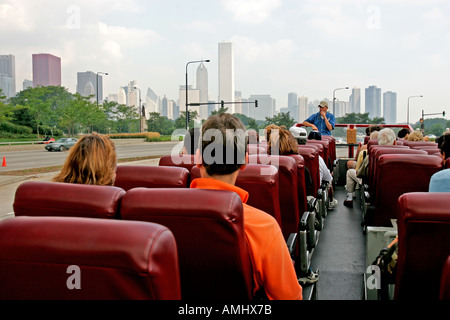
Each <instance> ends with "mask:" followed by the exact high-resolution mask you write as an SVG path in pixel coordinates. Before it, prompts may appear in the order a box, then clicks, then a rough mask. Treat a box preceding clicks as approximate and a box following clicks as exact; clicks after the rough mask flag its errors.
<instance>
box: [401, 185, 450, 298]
mask: <svg viewBox="0 0 450 320" xmlns="http://www.w3.org/2000/svg"><path fill="white" fill-rule="evenodd" d="M448 197H449V196H448V193H430V192H412V193H406V194H403V195H402V196H400V198H399V199H398V220H397V225H398V262H397V274H396V284H395V293H394V298H395V299H399V300H408V301H411V300H421V301H425V300H437V299H439V293H440V284H441V274H442V267H443V266H444V263H445V261H446V260H447V257H448V256H449V255H450V207H449V205H448Z"/></svg>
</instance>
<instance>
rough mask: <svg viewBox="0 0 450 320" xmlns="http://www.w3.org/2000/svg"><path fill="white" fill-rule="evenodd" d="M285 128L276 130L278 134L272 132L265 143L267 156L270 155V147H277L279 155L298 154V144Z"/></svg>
mask: <svg viewBox="0 0 450 320" xmlns="http://www.w3.org/2000/svg"><path fill="white" fill-rule="evenodd" d="M285 128H286V127H285V126H281V127H279V128H278V134H276V132H273V134H271V135H270V137H269V141H268V143H267V154H270V155H271V154H272V145H273V146H276V145H278V152H279V155H281V156H282V155H289V154H298V142H297V140H296V139H295V138H294V136H293V135H292V134H291V132H290V131H288V130H286V129H285ZM275 130H276V129H275Z"/></svg>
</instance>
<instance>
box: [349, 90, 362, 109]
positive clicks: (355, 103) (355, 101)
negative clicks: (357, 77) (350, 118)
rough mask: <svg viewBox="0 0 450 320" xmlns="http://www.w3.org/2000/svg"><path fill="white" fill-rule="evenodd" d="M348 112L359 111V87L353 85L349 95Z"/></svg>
mask: <svg viewBox="0 0 450 320" xmlns="http://www.w3.org/2000/svg"><path fill="white" fill-rule="evenodd" d="M349 103H350V110H349V112H350V113H361V89H360V88H358V87H354V88H353V89H352V94H351V95H350V101H349Z"/></svg>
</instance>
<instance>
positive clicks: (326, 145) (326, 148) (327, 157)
mask: <svg viewBox="0 0 450 320" xmlns="http://www.w3.org/2000/svg"><path fill="white" fill-rule="evenodd" d="M306 144H307V145H308V144H316V145H317V144H321V145H322V146H323V155H322V158H323V161H325V164H326V165H327V167H328V169H330V170H331V168H332V164H333V162H332V160H331V150H330V141H329V140H328V139H323V138H322V140H308V142H307V143H306Z"/></svg>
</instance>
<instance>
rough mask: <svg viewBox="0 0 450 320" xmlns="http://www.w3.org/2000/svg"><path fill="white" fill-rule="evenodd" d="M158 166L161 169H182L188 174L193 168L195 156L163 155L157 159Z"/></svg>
mask: <svg viewBox="0 0 450 320" xmlns="http://www.w3.org/2000/svg"><path fill="white" fill-rule="evenodd" d="M158 165H159V166H162V167H168V166H169V167H182V168H186V169H187V170H188V171H189V172H190V171H191V169H192V167H194V166H195V156H194V155H191V154H183V155H165V156H162V157H161V158H159V164H158Z"/></svg>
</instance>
